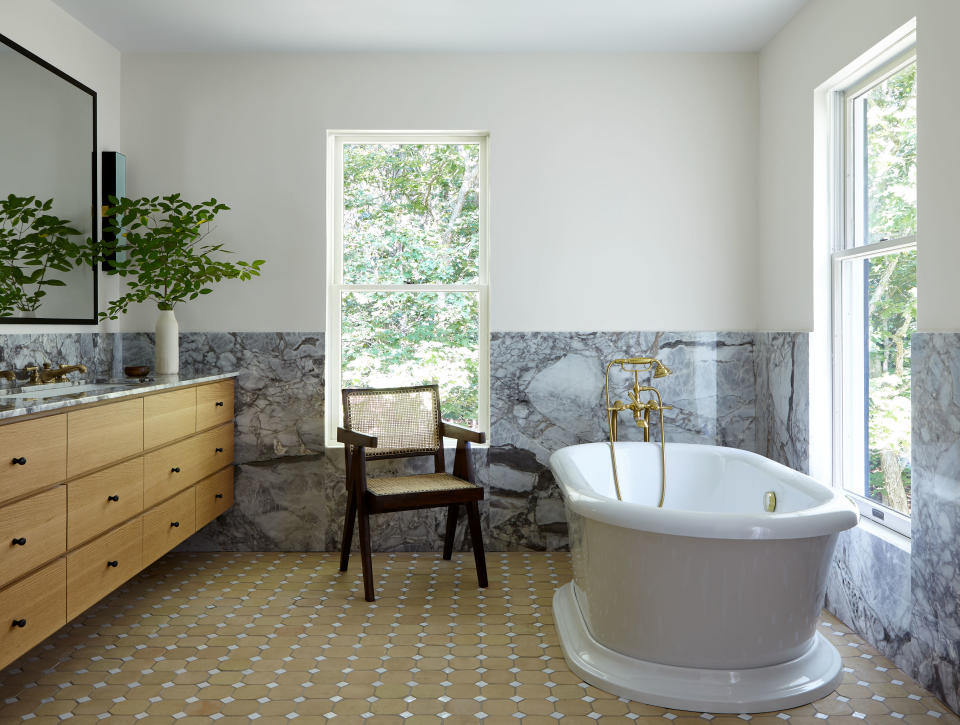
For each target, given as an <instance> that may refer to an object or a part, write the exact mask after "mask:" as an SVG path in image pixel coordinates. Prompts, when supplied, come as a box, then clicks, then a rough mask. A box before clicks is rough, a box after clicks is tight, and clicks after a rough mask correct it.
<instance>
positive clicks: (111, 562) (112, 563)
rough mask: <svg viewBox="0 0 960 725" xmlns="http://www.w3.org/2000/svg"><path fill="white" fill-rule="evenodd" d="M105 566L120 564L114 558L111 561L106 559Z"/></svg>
mask: <svg viewBox="0 0 960 725" xmlns="http://www.w3.org/2000/svg"><path fill="white" fill-rule="evenodd" d="M107 566H120V562H119V561H117V560H116V559H114V560H113V561H108V562H107Z"/></svg>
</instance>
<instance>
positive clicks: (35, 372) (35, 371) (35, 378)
mask: <svg viewBox="0 0 960 725" xmlns="http://www.w3.org/2000/svg"><path fill="white" fill-rule="evenodd" d="M23 371H24V372H27V373H30V379H29V381H28V382H30V383H32V384H33V385H36V384H37V383H39V382H40V368H38V367H37V366H36V365H31V366H30V367H26V368H24V369H23Z"/></svg>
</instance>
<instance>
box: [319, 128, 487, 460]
mask: <svg viewBox="0 0 960 725" xmlns="http://www.w3.org/2000/svg"><path fill="white" fill-rule="evenodd" d="M349 143H424V144H427V143H429V144H477V145H478V146H479V147H480V174H479V178H478V182H477V183H478V192H479V197H480V220H479V221H480V224H479V227H480V228H479V240H478V241H479V250H478V267H479V269H478V278H477V281H476V283H469V284H344V282H343V237H342V232H343V204H342V199H343V147H344V145H345V144H349ZM489 163H490V149H489V134H488V132H486V131H419V130H418V131H359V130H343V131H339V130H329V131H327V199H326V205H327V275H326V276H327V279H326V288H327V330H326V335H325V336H324V338H325V347H326V355H325V357H326V359H325V363H324V368H325V377H324V380H325V391H324V406H325V407H324V410H325V413H324V418H325V420H324V430H325V442H326V446H327V448H339V447H341V444H339V443H338V442H337V426H338V425H340V414H339V411H340V389H341V387H342V386H341V377H340V373H341V359H340V351H341V346H340V345H341V338H340V322H341V313H342V310H341V300H342V295H343V293H344V292H386V293H398V294H400V293H431V292H432V293H442V292H466V293H475V294H477V295H478V297H479V300H478V307H479V317H480V319H479V321H478V322H479V324H478V342H479V348H480V349H479V351H478V352H479V360H478V365H477V368H478V369H477V376H478V385H479V390H478V391H477V392H478V394H477V404H478V407H479V410H478V411H477V416H478V424H479V426H480V430H481V431H484V432H489V429H490V312H489V310H490V290H489V277H488V275H489V248H490V244H489V239H488V234H489V228H490V224H489V221H490V216H489V215H490V184H489V173H490V172H489Z"/></svg>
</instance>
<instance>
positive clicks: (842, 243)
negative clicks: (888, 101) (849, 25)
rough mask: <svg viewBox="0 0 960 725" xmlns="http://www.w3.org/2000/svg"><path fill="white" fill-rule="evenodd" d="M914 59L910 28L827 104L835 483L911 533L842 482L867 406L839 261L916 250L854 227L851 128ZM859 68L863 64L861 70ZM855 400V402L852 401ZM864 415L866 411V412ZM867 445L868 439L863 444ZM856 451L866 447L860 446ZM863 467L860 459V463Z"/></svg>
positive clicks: (871, 513) (912, 238) (875, 517)
mask: <svg viewBox="0 0 960 725" xmlns="http://www.w3.org/2000/svg"><path fill="white" fill-rule="evenodd" d="M916 62H917V47H916V35H915V31H914V32H910V33H908V34H907V35H906V36H905V37H902V38H898V39H897V40H896V42H895V43H893V44H892V45H891V46H890V47H889V48H888V50H887V52H886V53H884V54H882V55H881V56H880V57H877V58H876V59H875V62H873V63H871V64H870V66H869V67H868V68H867V69H866V70H865V72H861V73H859V74H858V75H857V77H855V78H847V79H846V80H845V82H843V83H841V84H840V85H838V86H836V87H835V88H834V90H833V92H832V93H831V94H830V98H829V107H830V114H831V117H832V136H833V141H832V144H831V146H832V154H831V155H832V157H833V163H832V166H833V179H832V183H831V186H832V189H833V201H832V204H831V206H832V211H833V213H832V216H833V224H832V227H833V229H832V239H831V245H830V270H831V318H832V328H833V330H832V336H831V338H832V339H831V347H832V358H833V369H832V371H831V373H832V388H833V390H832V392H833V402H834V405H833V421H832V422H833V440H832V448H833V451H832V456H831V458H832V469H833V481H834V485H835V486H836V487H837V488H839V489H840V490H841V491H842V492H843V493H844V494H845V495H847V496H848V497H849V498H850V499H851V500H852V501H853V502H854V503H855V504H856V506H857V508H858V509H859V511H860V515H861V516H862V517H863V518H865V519H868V520H870V521H873V522H875V523H877V524H879V525H881V526H885V527H887V528H889V529H892V530H893V531H895V532H897V533H899V534H902V535H903V536H906V537H910V535H911V518H910V515H908V514H903V513H901V512H899V511H896V510H894V509H892V508H890V507H888V506H885V505H883V504H880V503H878V502H877V501H873V500H872V499H869V498H867V497H866V496H864V495H861V494H858V493H855V492H853V491H850V490H848V489H847V488H846V487H845V486H844V481H845V479H846V478H847V477H849V476H850V475H854V474H853V473H852V469H853V468H854V467H855V466H854V464H855V463H856V462H855V461H854V460H853V459H855V458H859V456H854V455H852V454H851V453H845V451H849V447H848V446H847V445H845V440H847V439H849V437H850V433H849V424H848V423H847V420H848V418H849V417H850V412H849V411H851V410H852V409H853V408H854V406H855V405H857V407H858V409H859V407H862V408H863V410H864V411H866V405H868V401H866V400H865V399H864V398H865V393H864V391H863V390H861V389H859V388H863V387H864V386H863V384H862V382H863V381H862V378H857V379H856V380H854V382H859V383H860V386H859V388H858V390H857V391H856V392H854V390H853V387H852V386H851V385H849V384H846V382H845V378H846V377H847V376H848V374H847V372H846V369H848V368H849V367H850V359H849V358H848V353H847V352H846V350H845V348H846V347H847V341H846V340H845V339H844V330H845V326H844V324H843V322H844V315H845V313H847V314H849V312H850V307H849V306H848V305H845V304H844V301H843V298H844V294H845V292H846V290H845V289H844V285H843V265H844V263H856V262H858V261H865V260H867V259H876V258H879V257H882V256H885V255H888V254H895V253H898V252H903V251H908V250H911V249H912V250H916V249H917V235H916V234H910V235H907V236H904V237H899V238H896V239H885V240H882V241H877V242H872V243H867V244H864V243H862V242H863V239H861V238H860V231H861V229H860V228H859V226H858V221H860V220H858V214H862V213H863V212H862V210H858V206H859V205H860V202H861V190H859V189H857V188H856V187H857V179H856V178H855V174H854V170H855V166H856V165H857V164H858V163H859V161H860V159H861V158H862V156H861V153H862V151H861V150H860V149H858V148H857V143H858V138H857V134H856V130H855V128H854V124H855V119H856V114H855V111H854V104H855V103H856V101H857V99H858V98H860V97H862V95H863V94H864V93H866V92H868V91H869V90H870V89H872V88H873V87H875V86H876V85H878V84H879V83H881V82H883V81H884V80H886V79H887V78H889V77H891V76H893V75H895V74H896V73H898V72H900V71H901V70H903V69H904V68H905V67H907V66H909V65H911V64H912V63H916ZM861 71H863V69H861ZM865 353H866V350H865V348H864V349H862V350H861V351H860V353H859V358H858V359H859V360H860V361H861V363H862V361H863V355H864V354H865ZM851 401H855V402H851ZM864 417H865V416H864ZM864 427H865V421H864V423H860V422H859V421H858V423H857V430H859V431H860V434H861V435H862V436H864V435H865V431H864V430H863V428H864ZM864 445H866V444H864ZM858 452H859V453H863V452H864V450H861V449H859V448H858ZM860 467H861V468H862V463H861V464H860Z"/></svg>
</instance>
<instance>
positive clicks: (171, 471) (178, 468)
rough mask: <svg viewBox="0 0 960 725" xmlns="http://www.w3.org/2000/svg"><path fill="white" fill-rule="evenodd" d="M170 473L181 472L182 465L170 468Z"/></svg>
mask: <svg viewBox="0 0 960 725" xmlns="http://www.w3.org/2000/svg"><path fill="white" fill-rule="evenodd" d="M170 473H180V466H176V467H175V468H171V469H170Z"/></svg>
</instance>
